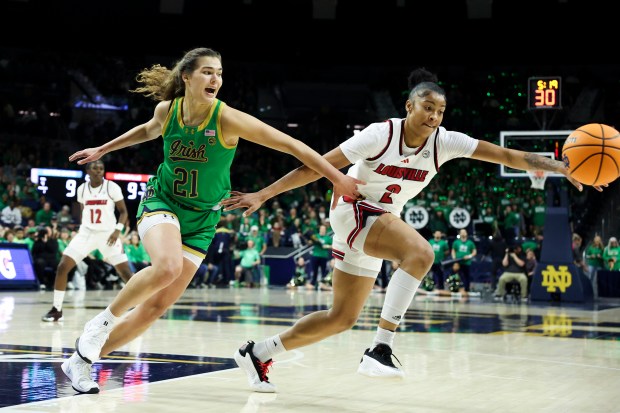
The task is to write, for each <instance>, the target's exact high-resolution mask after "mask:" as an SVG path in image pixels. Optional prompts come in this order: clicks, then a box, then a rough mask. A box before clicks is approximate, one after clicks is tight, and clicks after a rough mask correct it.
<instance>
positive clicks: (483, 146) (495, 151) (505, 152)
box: [471, 140, 607, 191]
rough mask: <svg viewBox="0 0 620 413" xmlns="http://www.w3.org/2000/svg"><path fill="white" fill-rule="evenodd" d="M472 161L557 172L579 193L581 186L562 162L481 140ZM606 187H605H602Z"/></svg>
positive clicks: (597, 188) (598, 189)
mask: <svg viewBox="0 0 620 413" xmlns="http://www.w3.org/2000/svg"><path fill="white" fill-rule="evenodd" d="M471 157H472V159H478V160H481V161H487V162H493V163H497V164H504V165H506V166H509V167H511V168H515V169H521V170H523V171H535V170H544V171H548V172H557V173H560V174H562V175H564V176H565V177H566V179H568V180H569V182H570V183H571V184H573V185H574V186H575V187H576V188H577V189H579V190H580V191H582V190H583V185H582V184H581V183H580V182H578V181H577V180H576V179H575V178H573V177H571V176H570V174H569V172H568V169H567V168H566V166H565V165H564V162H561V161H556V160H554V159H550V158H547V157H545V156H541V155H538V154H535V153H530V152H523V151H518V150H515V149H508V148H504V147H501V146H499V145H495V144H492V143H490V142H486V141H483V140H480V141H478V147H477V148H476V150H475V151H474V153H473V154H472V156H471ZM604 186H607V185H604ZM594 188H595V189H596V190H597V191H602V190H603V189H602V187H600V186H595V187H594Z"/></svg>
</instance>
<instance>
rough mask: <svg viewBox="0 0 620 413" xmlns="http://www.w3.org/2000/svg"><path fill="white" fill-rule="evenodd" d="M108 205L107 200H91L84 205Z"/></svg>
mask: <svg viewBox="0 0 620 413" xmlns="http://www.w3.org/2000/svg"><path fill="white" fill-rule="evenodd" d="M107 203H108V200H107V199H91V200H90V201H86V204H84V205H105V204H107Z"/></svg>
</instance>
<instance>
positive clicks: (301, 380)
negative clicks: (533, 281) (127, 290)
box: [0, 288, 620, 413]
mask: <svg viewBox="0 0 620 413" xmlns="http://www.w3.org/2000/svg"><path fill="white" fill-rule="evenodd" d="M114 294H115V292H113V291H88V292H83V291H82V292H80V291H75V292H73V293H71V294H69V295H68V296H67V297H66V299H65V307H64V309H63V312H64V316H65V320H64V321H63V322H61V323H44V322H42V321H40V317H41V316H42V315H43V314H44V313H45V312H47V310H48V309H49V308H50V306H51V304H50V303H51V300H52V293H51V292H44V293H40V292H24V291H0V381H1V385H0V411H12V412H76V413H78V412H79V413H82V412H85V413H98V412H142V413H146V412H154V413H158V412H175V413H176V412H199V411H206V412H225V413H233V412H242V413H249V412H339V413H344V412H498V413H499V412H502V413H507V412H558V413H564V412H576V413H577V412H578V413H583V412H620V302H614V301H606V302H600V303H598V304H596V305H592V304H590V305H570V304H551V303H530V304H505V303H495V302H493V301H491V300H488V299H486V298H484V297H483V298H479V299H471V300H469V301H467V300H462V299H461V300H459V299H452V298H451V297H447V298H441V299H439V298H431V297H424V296H419V297H416V299H415V300H414V302H413V303H412V305H411V307H410V309H409V311H408V313H407V314H406V317H405V320H404V322H403V323H402V325H401V331H400V332H399V334H398V336H397V337H396V341H395V345H394V354H395V355H396V356H397V357H398V358H399V360H400V362H401V363H402V365H403V367H402V368H403V369H404V371H405V373H406V378H405V379H404V380H399V379H390V380H385V379H371V378H367V377H364V376H360V375H358V374H357V373H356V369H357V365H358V363H359V360H360V358H361V355H362V354H363V352H364V349H365V348H366V347H368V346H369V345H370V343H371V342H372V338H373V335H374V331H375V328H376V322H377V320H378V317H379V314H380V308H381V304H382V302H383V297H384V296H383V294H381V293H373V294H372V295H371V297H370V298H369V300H368V302H367V306H366V308H365V311H364V313H363V314H362V316H361V317H360V319H359V322H358V324H357V326H356V327H355V328H354V329H353V330H350V331H347V332H345V333H343V334H341V335H338V336H334V337H331V338H329V339H327V340H325V341H323V342H320V343H318V344H315V345H312V346H308V347H304V348H301V349H298V350H295V351H291V352H289V353H286V354H285V355H283V356H282V357H281V358H279V359H278V360H276V363H275V364H274V365H273V367H272V370H271V372H270V374H269V376H270V378H271V381H272V382H274V383H275V384H276V385H277V386H278V392H277V393H275V394H259V393H253V392H251V391H250V390H249V389H248V385H247V381H246V378H245V375H244V374H243V373H242V372H241V371H240V370H239V369H238V368H237V366H236V364H235V362H234V360H233V359H232V355H233V353H234V351H235V350H236V349H237V348H238V347H239V346H240V345H241V344H243V343H244V342H245V341H246V340H248V339H252V340H255V341H256V340H261V339H262V338H264V337H266V336H270V335H273V334H276V333H277V332H279V331H281V330H282V329H284V328H285V327H287V326H290V325H291V324H292V323H293V322H294V321H295V320H296V319H297V318H299V317H300V316H301V315H304V314H306V313H308V312H311V311H314V310H316V309H323V308H328V307H329V303H330V301H331V293H330V292H316V291H305V290H302V291H294V292H291V291H287V290H284V289H280V288H261V289H229V288H224V289H211V290H188V291H187V292H186V294H185V295H184V296H183V298H182V299H181V300H180V301H179V302H178V303H177V305H175V306H174V307H173V308H172V309H170V310H169V311H168V312H167V314H166V315H165V316H164V317H162V319H161V320H159V321H158V322H157V323H155V325H154V326H153V327H152V328H151V329H150V330H148V331H147V332H146V333H145V334H144V335H143V336H142V337H140V338H138V339H136V340H134V341H133V342H131V343H130V344H128V345H127V346H125V347H123V348H121V349H120V351H117V352H114V353H112V355H110V357H107V358H104V359H103V360H101V361H100V362H99V363H96V364H95V366H94V371H95V375H96V378H97V380H98V381H99V383H100V385H101V389H102V390H101V393H99V394H96V395H75V392H74V391H73V390H72V388H71V386H70V383H69V381H68V380H67V379H66V377H65V376H64V374H63V373H62V371H61V369H60V364H61V362H62V360H63V357H68V356H69V355H70V354H71V352H72V351H73V345H74V342H75V339H76V337H77V336H79V334H80V332H81V330H82V327H83V325H84V323H85V322H86V321H87V320H88V319H90V318H91V317H92V316H94V315H95V314H96V313H97V312H99V311H100V310H101V309H103V308H105V307H106V305H107V304H108V303H109V302H110V301H111V298H112V297H113V295H114Z"/></svg>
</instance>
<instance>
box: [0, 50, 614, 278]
mask: <svg viewBox="0 0 620 413" xmlns="http://www.w3.org/2000/svg"><path fill="white" fill-rule="evenodd" d="M41 62H45V63H44V64H43V63H41ZM94 62H97V63H96V64H95V63H94ZM145 63H146V62H144V61H140V60H138V59H137V58H135V57H134V58H130V57H127V58H125V57H123V58H118V57H106V56H96V57H92V56H75V55H68V56H64V55H63V56H60V55H58V54H55V53H50V54H42V53H40V52H39V53H37V54H33V53H29V52H27V51H15V50H12V51H7V53H6V54H4V57H3V59H2V60H0V79H3V80H2V84H1V85H0V86H2V88H3V89H5V90H7V93H5V94H3V98H2V101H1V102H0V106H1V107H0V134H1V135H2V139H1V140H0V165H2V166H0V211H1V215H0V224H1V226H2V229H1V231H2V233H1V234H0V238H2V239H5V240H11V241H15V240H17V242H31V243H32V246H34V241H38V242H39V244H38V248H37V249H36V255H37V257H35V260H34V261H35V263H37V262H38V264H36V265H37V268H38V271H37V275H38V276H39V279H40V281H41V284H45V285H46V286H50V285H51V282H52V281H53V269H55V265H54V263H55V261H54V259H52V257H55V259H57V258H58V257H59V254H61V253H62V248H63V246H62V245H59V248H58V249H57V251H56V252H54V251H53V248H51V247H50V245H48V244H51V243H53V242H51V240H55V241H57V242H58V243H59V244H62V243H64V244H65V245H66V242H67V238H70V237H71V234H72V233H73V232H74V231H75V229H76V225H77V224H76V222H77V219H78V218H79V216H77V215H76V214H79V211H76V210H75V208H74V206H73V205H57V204H54V203H52V202H50V201H49V200H48V199H46V197H45V195H42V194H40V193H39V192H38V191H37V189H36V187H35V185H33V183H32V182H30V179H29V176H30V169H31V168H32V167H52V168H59V169H77V168H78V166H77V165H75V164H70V163H69V162H68V160H67V157H68V155H69V154H70V153H72V151H73V150H75V149H77V148H78V147H80V148H81V147H85V146H89V145H94V144H100V143H101V142H102V141H105V140H109V139H110V138H112V137H114V136H116V134H117V133H118V132H119V131H122V130H126V129H129V127H130V126H133V125H135V124H138V123H140V122H142V121H144V119H146V118H148V117H150V116H151V111H152V102H148V101H145V100H144V99H142V98H140V97H136V96H132V94H131V93H129V92H128V90H129V89H131V87H132V86H133V84H132V76H133V73H136V72H137V70H138V69H139V68H141V67H143V66H144V65H145ZM102 66H105V67H106V70H101V67H102ZM229 68H230V70H229ZM407 70H409V68H403V73H406V71H407ZM439 72H440V75H443V76H442V78H443V79H446V80H444V82H446V85H447V86H448V88H447V90H448V92H449V93H448V95H449V96H448V102H449V104H450V112H449V114H448V115H447V116H446V121H445V126H446V127H447V128H451V129H456V130H460V131H463V132H466V133H469V134H471V135H472V136H474V137H477V138H481V139H488V140H491V141H495V142H497V140H498V134H499V131H500V130H502V129H516V130H523V129H533V128H536V118H535V116H534V115H533V114H531V113H528V112H527V111H526V109H525V106H526V105H525V101H524V98H523V97H522V96H521V97H520V95H517V96H513V95H514V87H512V88H511V86H514V85H515V84H517V83H519V82H520V81H521V80H523V79H522V78H523V74H519V73H510V72H504V71H502V70H499V69H497V70H492V69H488V73H489V74H488V76H486V78H485V79H484V81H485V83H484V84H485V85H487V86H488V87H486V88H480V87H479V85H480V84H481V82H482V77H483V74H484V73H485V69H479V70H477V71H474V72H468V71H465V70H464V71H461V72H458V73H455V71H447V70H446V71H445V72H443V73H442V72H441V70H440V71H439ZM226 76H227V78H230V83H227V85H226V87H224V88H223V89H222V95H221V96H220V98H221V99H223V100H224V101H226V102H227V103H229V104H230V105H231V106H233V107H237V108H240V109H243V110H245V111H248V112H249V113H253V114H255V115H256V116H258V117H261V113H262V112H263V110H265V107H263V106H262V105H261V102H260V98H259V95H260V93H259V91H258V88H257V86H256V85H257V83H259V82H257V79H255V78H254V75H253V74H252V71H251V70H249V69H247V68H244V67H243V66H242V65H237V64H235V63H234V62H233V63H230V65H229V63H227V70H226ZM593 78H594V77H593V76H592V74H591V73H584V72H579V73H578V75H574V76H572V77H568V79H569V80H570V82H568V84H567V91H566V92H567V93H565V94H564V99H565V106H566V107H569V106H570V105H571V104H572V103H573V102H574V101H575V100H576V99H577V96H578V95H579V86H580V79H581V83H582V84H586V83H587V84H588V85H589V87H595V86H598V87H600V86H601V85H595V84H594V83H593ZM402 79H403V82H394V84H393V85H391V86H392V87H391V91H390V92H391V94H392V96H393V100H394V102H395V106H396V107H400V106H402V102H403V101H404V99H403V95H402V92H403V90H402V89H403V88H402V87H401V86H399V85H402V84H404V83H405V75H404V74H403V77H402ZM477 81H478V82H477ZM270 82H273V79H270ZM524 84H525V83H524ZM592 85H594V86H592ZM75 86H77V89H78V90H79V92H78V93H76V92H75V91H74V89H75V88H76V87H75ZM272 86H273V85H272ZM274 87H277V85H276V86H274ZM608 92H609V93H610V94H612V93H613V92H615V89H609V90H608ZM84 102H86V103H90V104H91V105H92V106H91V107H88V108H83V107H79V105H78V103H84ZM613 102H615V100H613V99H611V98H609V99H608V100H607V101H606V103H605V107H606V108H613V107H615V106H614V103H613ZM104 104H105V105H108V106H109V107H113V108H114V109H104V107H103V105H104ZM326 113H330V112H329V111H328V112H326ZM571 113H572V112H571V111H569V110H566V111H564V112H563V113H562V116H560V119H559V120H558V121H557V122H558V126H560V127H562V128H567V127H571V122H572V121H575V118H574V117H573V118H571ZM317 115H318V114H317ZM336 115H337V114H334V116H336ZM367 115H368V114H366V116H367ZM329 117H330V116H325V117H321V116H317V117H315V118H313V122H319V123H320V122H321V121H322V119H323V121H326V122H327V120H326V118H329ZM339 119H341V120H342V122H343V123H344V124H346V123H347V119H346V116H342V117H340V118H339ZM266 120H269V119H266ZM377 120H380V119H377ZM281 121H282V119H273V123H274V124H277V125H283V127H284V128H285V131H286V132H288V133H290V134H292V135H293V136H295V137H299V138H300V139H302V140H304V141H305V142H307V143H308V144H309V145H310V146H313V147H316V148H317V149H318V148H321V147H323V146H325V145H323V142H324V141H325V140H326V139H337V140H338V139H339V140H344V139H345V138H347V137H348V135H349V134H350V133H352V130H351V129H347V127H345V126H341V127H340V128H339V129H337V130H334V129H333V128H332V127H327V128H321V127H320V126H317V125H304V124H302V125H298V126H297V127H290V128H289V127H288V126H286V123H282V122H281ZM573 126H575V125H573ZM325 130H331V131H332V132H333V133H338V134H342V135H343V136H322V133H323V132H324V131H325ZM160 150H161V148H160V145H159V144H157V143H145V144H142V145H138V146H136V147H131V148H127V149H125V150H123V151H119V152H117V153H116V154H115V157H114V159H106V165H107V169H109V170H119V171H126V172H136V173H147V174H148V173H153V172H154V171H155V168H156V166H157V165H158V164H159V162H160V159H161V153H160ZM236 156H237V159H236V161H235V164H234V168H233V170H232V180H233V187H234V189H236V190H240V191H254V190H258V189H260V188H262V187H264V186H266V185H268V184H269V183H271V182H273V181H274V180H275V179H277V178H278V177H280V176H281V175H282V174H284V173H285V172H287V171H289V170H291V169H293V168H294V167H296V166H298V165H299V163H298V161H297V160H295V159H294V158H292V157H290V156H286V155H285V154H279V153H277V152H273V151H270V152H269V156H265V150H264V149H262V148H261V147H259V146H258V145H253V144H252V143H250V142H246V141H244V142H243V143H242V144H241V145H240V146H239V148H238V149H237V155H236ZM128 165H131V167H128ZM442 168H443V169H444V170H443V171H442V174H441V177H440V178H438V179H436V180H434V181H433V182H431V184H430V185H429V186H428V187H427V188H426V190H425V191H424V192H422V193H421V194H420V195H419V196H418V197H416V199H414V200H412V201H410V203H409V204H408V205H407V207H406V208H405V209H407V208H408V207H411V206H421V207H423V208H426V210H427V211H428V212H429V215H430V220H429V223H428V224H427V226H426V227H425V228H423V229H422V230H421V232H422V233H423V235H424V236H425V237H426V238H427V239H430V238H432V236H431V235H432V234H433V233H434V232H437V231H439V232H440V233H441V234H442V236H443V237H444V238H445V239H446V240H448V241H449V242H450V244H452V242H453V241H454V240H455V239H456V236H457V232H458V228H454V227H453V226H452V225H451V224H450V222H449V219H448V217H449V215H450V212H451V211H452V210H453V209H454V208H457V207H459V208H464V209H466V210H468V211H469V212H470V215H471V217H472V221H474V222H481V223H483V225H480V226H475V225H474V224H473V223H472V224H470V226H469V227H468V228H467V229H468V230H469V232H470V233H471V234H473V235H474V239H475V240H476V239H477V236H482V235H483V236H487V235H492V234H496V233H498V232H499V233H501V234H502V235H503V239H505V240H506V242H507V243H508V244H511V243H515V242H516V240H521V239H532V240H535V241H540V239H542V237H543V227H544V212H545V208H546V206H547V205H548V200H547V195H548V194H547V192H548V191H543V190H536V189H532V188H530V182H529V180H528V179H520V178H512V179H505V178H502V177H499V176H498V169H497V168H496V167H495V166H493V165H489V164H485V163H479V162H476V161H471V160H469V159H461V160H455V161H453V162H451V163H448V164H446V165H444V166H443V167H442ZM129 169H131V170H129ZM554 186H555V187H559V188H561V189H566V190H567V191H569V194H570V198H571V207H572V208H574V213H572V214H571V217H572V219H573V222H572V223H571V225H572V226H573V228H575V229H576V230H578V231H579V232H580V233H582V234H583V235H584V236H585V237H586V239H592V238H594V235H595V234H594V232H595V229H594V228H579V218H578V214H577V212H578V211H582V210H586V209H587V208H581V206H583V205H585V204H587V203H588V199H587V197H586V195H585V194H578V193H576V191H575V190H574V189H573V188H572V187H570V186H569V185H566V183H565V182H564V181H559V180H558V181H556V182H554ZM330 196H331V193H330V190H329V186H328V182H327V181H326V180H325V179H321V180H319V181H317V182H314V183H312V184H310V185H307V186H305V187H303V188H299V189H296V190H293V191H289V192H287V193H284V194H282V195H280V196H278V197H277V198H274V199H273V200H270V201H269V202H268V203H267V204H266V205H264V207H263V208H262V209H261V210H260V211H259V212H258V214H256V215H255V216H252V217H248V218H246V219H241V217H240V215H239V214H238V213H230V214H225V217H224V220H223V222H222V225H221V228H220V229H218V233H217V234H216V240H214V242H213V244H212V248H210V251H209V254H208V255H207V258H206V259H205V266H204V268H201V269H200V270H199V272H198V274H197V278H196V280H195V281H194V283H193V284H192V285H193V286H195V287H201V286H209V285H216V284H228V283H230V282H231V281H232V282H235V281H238V282H244V281H245V282H246V283H247V284H248V285H250V286H254V285H256V284H257V283H258V282H259V280H258V279H257V277H259V276H260V272H257V271H255V270H252V269H249V270H248V268H250V267H256V266H257V265H256V261H257V260H256V257H253V258H252V257H249V255H247V257H246V254H245V253H242V251H245V250H246V249H247V248H252V247H250V246H249V245H248V244H253V248H254V249H256V250H257V251H258V252H259V257H260V256H261V255H264V253H265V248H266V247H275V248H278V247H295V248H302V247H305V246H310V245H313V244H316V243H317V242H319V243H320V240H321V237H322V235H321V232H322V230H321V229H320V228H321V227H322V226H323V227H324V228H325V229H326V231H327V232H328V233H329V221H328V219H327V218H328V215H329V212H328V209H329V201H330ZM590 204H592V203H590ZM130 218H131V219H133V217H130ZM130 224H131V225H130V228H131V227H134V228H133V230H132V231H131V232H129V233H127V234H126V236H125V238H126V245H127V246H128V250H131V252H132V255H133V256H135V257H136V258H135V259H134V260H132V265H133V266H134V268H135V270H139V269H140V268H142V267H143V266H144V265H148V258H147V257H146V256H145V254H144V252H143V251H141V250H140V242H139V239H137V237H136V236H135V233H134V232H133V231H135V222H130ZM477 230H478V234H477V233H476V231H477ZM44 232H45V234H44ZM65 234H66V235H65ZM317 239H318V240H319V241H317ZM610 239H611V238H610ZM22 240H23V241H22ZM28 240H30V241H28ZM44 244H45V245H44ZM612 244H613V243H611V241H610V245H612ZM616 244H617V243H616ZM597 245H599V243H597ZM44 246H45V248H43V247H44ZM39 247H42V248H39ZM486 250H487V248H485V251H483V252H485V253H486ZM34 254H35V253H34V252H33V255H34ZM312 255H315V254H312V253H309V255H308V256H307V258H308V261H309V262H310V264H308V265H309V278H308V283H309V284H311V285H313V286H316V285H318V284H319V283H320V279H319V278H317V272H319V270H318V269H317V268H321V270H320V272H321V273H324V272H328V271H327V270H326V269H325V268H326V266H325V264H326V262H325V261H324V257H320V258H321V261H320V264H317V262H319V259H318V258H317V259H315V260H314V261H313V260H312ZM589 255H592V254H589ZM39 256H40V257H45V258H41V259H39ZM248 257H249V258H248ZM244 258H247V260H245V261H244V263H243V264H242V263H241V261H242V260H243V259H244ZM598 260H599V259H598V258H597V259H596V261H597V262H598ZM594 261H595V260H594V258H592V257H588V265H590V264H591V263H593V262H594ZM602 265H603V266H605V265H609V264H608V263H607V262H604V263H603V264H602ZM614 266H616V264H615V263H614ZM50 269H52V270H50ZM497 272H499V271H497ZM39 273H41V274H39ZM248 274H249V275H248ZM257 274H259V275H257ZM323 275H325V274H323ZM496 275H497V274H496ZM50 278H52V280H50ZM492 279H493V280H495V279H496V277H492Z"/></svg>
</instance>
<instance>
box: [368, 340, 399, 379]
mask: <svg viewBox="0 0 620 413" xmlns="http://www.w3.org/2000/svg"><path fill="white" fill-rule="evenodd" d="M392 357H394V358H395V359H396V361H398V364H401V363H400V360H398V358H397V357H396V356H395V355H393V354H392V349H391V348H390V346H388V345H387V344H383V343H381V344H377V345H376V346H375V347H374V348H373V349H372V350H371V349H369V348H367V349H366V351H365V352H364V355H363V356H362V360H361V361H360V365H359V367H358V369H357V372H358V373H359V374H363V375H364V376H368V377H385V378H392V377H397V378H403V377H405V373H403V371H402V370H401V369H399V368H398V367H396V366H395V365H394V363H393V362H392ZM401 366H402V364H401Z"/></svg>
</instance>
